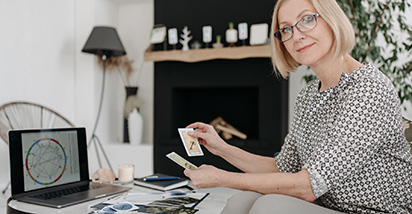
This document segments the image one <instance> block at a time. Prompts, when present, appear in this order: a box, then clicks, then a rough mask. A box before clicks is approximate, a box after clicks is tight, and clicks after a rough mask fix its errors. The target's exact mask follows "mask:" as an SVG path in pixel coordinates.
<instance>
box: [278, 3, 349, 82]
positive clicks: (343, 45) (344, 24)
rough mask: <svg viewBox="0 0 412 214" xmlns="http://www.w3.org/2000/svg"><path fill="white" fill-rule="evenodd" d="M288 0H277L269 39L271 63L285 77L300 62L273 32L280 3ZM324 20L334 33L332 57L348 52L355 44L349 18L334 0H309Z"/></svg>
mask: <svg viewBox="0 0 412 214" xmlns="http://www.w3.org/2000/svg"><path fill="white" fill-rule="evenodd" d="M286 1H289V0H278V2H277V3H276V5H275V9H274V11H273V17H272V27H271V36H270V40H271V43H272V63H273V67H274V68H275V70H277V72H278V74H280V75H282V77H283V78H285V79H287V77H288V76H289V72H294V71H295V70H296V69H297V68H298V67H299V66H300V65H301V64H300V63H298V62H297V61H296V60H295V59H293V57H292V56H291V55H290V54H289V53H288V51H287V50H286V48H285V46H284V45H283V43H281V42H279V41H278V40H277V39H276V38H275V37H274V36H273V34H274V33H275V32H276V31H277V30H278V29H279V24H278V23H279V21H278V14H279V9H280V7H281V6H282V3H284V2H286ZM309 1H311V2H312V5H313V6H314V8H315V9H316V10H317V11H316V12H317V13H319V14H320V17H321V18H322V19H323V20H325V21H326V23H327V24H328V25H329V27H330V28H331V29H332V32H333V34H334V41H333V45H332V50H331V53H332V54H333V55H334V57H338V56H343V55H344V54H346V53H348V52H350V51H351V50H352V48H353V46H354V45H355V33H354V31H353V27H352V24H351V23H350V21H349V19H348V18H347V16H346V15H345V13H344V12H343V10H342V9H341V8H340V6H339V4H338V3H337V2H336V0H309Z"/></svg>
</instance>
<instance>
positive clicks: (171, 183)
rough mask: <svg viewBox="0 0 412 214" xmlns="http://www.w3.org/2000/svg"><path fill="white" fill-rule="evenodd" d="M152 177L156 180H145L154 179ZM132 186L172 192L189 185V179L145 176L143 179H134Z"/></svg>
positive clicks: (158, 174)
mask: <svg viewBox="0 0 412 214" xmlns="http://www.w3.org/2000/svg"><path fill="white" fill-rule="evenodd" d="M154 177H156V178H157V179H153V180H149V179H146V178H154ZM162 178H168V179H162ZM170 178H171V179H170ZM134 184H135V185H138V186H144V187H148V188H152V189H157V190H162V191H167V190H172V189H176V188H179V187H183V186H187V185H188V184H189V179H187V178H180V177H172V176H169V175H165V174H161V173H156V174H153V175H150V176H146V177H143V178H135V179H134Z"/></svg>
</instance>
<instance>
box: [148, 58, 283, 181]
mask: <svg viewBox="0 0 412 214" xmlns="http://www.w3.org/2000/svg"><path fill="white" fill-rule="evenodd" d="M272 70H273V68H272V65H271V63H270V59H267V58H250V59H243V60H212V61H206V62H197V63H184V62H156V63H155V101H154V102H155V106H154V108H155V109H154V110H155V111H154V171H155V172H161V173H166V174H170V175H176V176H183V174H182V171H183V170H182V168H180V167H179V166H178V165H176V164H175V163H173V162H172V161H170V160H169V159H167V158H166V157H165V155H166V154H168V153H170V152H172V151H175V152H176V153H178V154H179V155H181V156H183V157H184V158H187V159H188V160H189V161H190V162H192V163H194V164H195V165H198V166H200V165H201V164H211V165H214V166H216V167H219V168H223V169H226V170H230V171H238V169H236V168H234V167H233V166H231V165H229V164H228V163H226V162H225V161H224V160H223V159H221V158H219V157H216V156H214V155H212V154H210V153H209V152H208V151H207V150H206V149H205V148H204V149H203V150H204V151H203V152H204V153H205V155H204V156H201V157H190V158H189V157H188V156H187V154H186V152H185V150H184V147H183V144H182V142H181V140H180V137H179V134H178V132H177V129H178V128H184V127H186V126H187V125H188V124H190V123H193V122H196V121H201V122H205V123H209V122H210V121H212V120H213V119H215V118H216V117H219V116H220V117H222V118H223V119H224V120H225V121H227V122H228V123H230V124H231V125H233V126H234V127H235V128H236V129H238V130H239V131H241V132H243V133H245V134H247V139H246V140H242V139H240V138H237V137H235V136H234V137H233V138H232V139H230V140H228V141H227V142H228V143H229V144H232V145H235V146H238V147H240V148H242V149H244V150H247V151H250V152H252V153H255V154H261V155H267V156H272V155H273V154H274V153H275V152H277V151H280V148H281V145H282V143H283V139H284V137H285V135H286V132H287V129H288V127H287V121H288V118H287V115H288V82H287V81H285V80H281V79H280V78H277V77H275V76H274V75H273V74H272Z"/></svg>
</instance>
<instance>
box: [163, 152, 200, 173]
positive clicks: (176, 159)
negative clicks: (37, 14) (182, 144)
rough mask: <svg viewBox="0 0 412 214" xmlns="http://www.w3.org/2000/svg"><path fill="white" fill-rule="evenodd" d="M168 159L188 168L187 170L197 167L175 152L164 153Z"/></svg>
mask: <svg viewBox="0 0 412 214" xmlns="http://www.w3.org/2000/svg"><path fill="white" fill-rule="evenodd" d="M166 157H168V158H169V159H170V160H172V161H174V162H175V163H177V164H179V165H180V166H181V167H183V168H185V169H188V170H194V169H197V166H196V165H194V164H193V163H190V162H189V161H187V160H186V159H184V158H182V157H181V156H180V155H178V154H177V153H176V152H171V153H169V154H167V155H166Z"/></svg>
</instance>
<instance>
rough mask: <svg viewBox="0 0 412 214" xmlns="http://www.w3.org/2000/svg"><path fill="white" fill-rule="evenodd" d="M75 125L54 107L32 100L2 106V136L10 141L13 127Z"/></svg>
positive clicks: (64, 126)
mask: <svg viewBox="0 0 412 214" xmlns="http://www.w3.org/2000/svg"><path fill="white" fill-rule="evenodd" d="M66 127H74V125H73V123H71V122H70V121H69V120H68V119H66V118H64V117H63V116H62V115H60V114H59V113H57V112H55V111H53V110H52V109H50V108H48V107H45V106H42V105H39V104H35V103H30V102H10V103H6V104H4V105H2V106H0V137H1V138H2V139H3V140H4V142H6V143H8V137H7V133H8V132H9V130H11V129H30V128H66Z"/></svg>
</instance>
